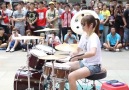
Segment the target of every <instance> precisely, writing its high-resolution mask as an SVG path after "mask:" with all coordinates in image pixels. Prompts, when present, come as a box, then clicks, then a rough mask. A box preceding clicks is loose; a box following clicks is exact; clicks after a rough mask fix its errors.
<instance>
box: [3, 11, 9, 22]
mask: <svg viewBox="0 0 129 90" xmlns="http://www.w3.org/2000/svg"><path fill="white" fill-rule="evenodd" d="M2 16H3V17H5V18H4V19H3V21H4V23H9V18H8V16H7V15H6V14H5V13H4V12H3V10H2Z"/></svg>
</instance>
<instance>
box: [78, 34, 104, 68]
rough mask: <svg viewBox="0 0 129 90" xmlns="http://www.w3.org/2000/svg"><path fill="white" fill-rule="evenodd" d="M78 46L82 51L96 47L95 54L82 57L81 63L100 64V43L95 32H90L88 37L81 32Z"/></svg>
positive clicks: (86, 64)
mask: <svg viewBox="0 0 129 90" xmlns="http://www.w3.org/2000/svg"><path fill="white" fill-rule="evenodd" d="M78 47H79V48H81V49H82V50H83V51H84V52H89V51H90V50H91V49H92V48H96V49H97V51H96V54H95V56H93V57H90V58H84V59H83V60H82V63H83V64H84V65H85V66H88V65H95V64H101V59H102V58H101V44H100V40H99V37H98V36H97V34H96V33H93V34H91V35H90V37H87V36H86V34H83V35H82V36H81V39H80V42H79V45H78Z"/></svg>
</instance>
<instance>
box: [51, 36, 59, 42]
mask: <svg viewBox="0 0 129 90" xmlns="http://www.w3.org/2000/svg"><path fill="white" fill-rule="evenodd" d="M52 41H53V40H52V38H50V43H52ZM54 41H56V42H58V43H61V41H60V39H59V37H58V36H55V38H54Z"/></svg>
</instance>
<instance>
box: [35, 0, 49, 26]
mask: <svg viewBox="0 0 129 90" xmlns="http://www.w3.org/2000/svg"><path fill="white" fill-rule="evenodd" d="M46 11H47V9H46V8H45V7H44V4H43V2H39V8H38V9H37V13H38V16H39V18H38V20H37V28H38V29H44V28H45V26H46Z"/></svg>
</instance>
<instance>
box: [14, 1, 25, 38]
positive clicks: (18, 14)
mask: <svg viewBox="0 0 129 90" xmlns="http://www.w3.org/2000/svg"><path fill="white" fill-rule="evenodd" d="M13 21H14V22H15V28H17V29H18V30H19V32H20V34H21V35H25V13H24V11H23V10H22V6H21V4H20V3H18V5H17V10H16V11H14V13H13Z"/></svg>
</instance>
